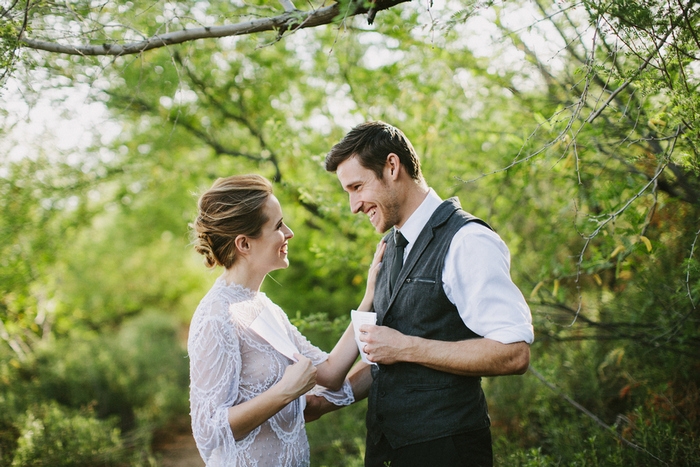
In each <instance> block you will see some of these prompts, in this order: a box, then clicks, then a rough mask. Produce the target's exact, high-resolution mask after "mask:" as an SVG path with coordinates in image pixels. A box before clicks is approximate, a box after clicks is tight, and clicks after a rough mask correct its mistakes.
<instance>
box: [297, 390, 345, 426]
mask: <svg viewBox="0 0 700 467" xmlns="http://www.w3.org/2000/svg"><path fill="white" fill-rule="evenodd" d="M340 408H341V407H340V406H337V405H335V404H332V403H330V402H328V400H327V399H326V398H325V397H323V396H313V395H311V394H307V395H306V408H305V409H304V421H305V422H306V423H311V422H313V421H316V420H318V419H319V418H321V417H322V416H323V415H325V414H327V413H328V412H333V411H334V410H338V409H340Z"/></svg>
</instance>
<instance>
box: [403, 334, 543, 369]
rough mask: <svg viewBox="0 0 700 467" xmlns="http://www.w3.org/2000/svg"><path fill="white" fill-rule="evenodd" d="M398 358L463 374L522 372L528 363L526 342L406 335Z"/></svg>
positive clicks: (528, 352) (528, 355)
mask: <svg viewBox="0 0 700 467" xmlns="http://www.w3.org/2000/svg"><path fill="white" fill-rule="evenodd" d="M406 338H407V340H406V342H407V344H408V345H407V347H406V349H405V352H401V355H402V356H403V358H402V360H403V361H407V362H411V363H417V364H419V365H423V366H426V367H428V368H432V369H434V370H439V371H444V372H446V373H454V374H458V375H465V376H503V375H517V374H523V373H525V372H526V371H527V369H528V367H529V365H530V346H529V345H528V344H527V343H525V342H514V343H512V344H502V343H500V342H498V341H495V340H492V339H486V338H477V339H468V340H464V341H458V342H445V341H438V340H431V339H423V338H420V337H414V336H406Z"/></svg>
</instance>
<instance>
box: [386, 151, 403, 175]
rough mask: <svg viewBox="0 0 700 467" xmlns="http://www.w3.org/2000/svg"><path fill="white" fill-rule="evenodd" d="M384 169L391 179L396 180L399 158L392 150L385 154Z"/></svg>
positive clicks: (399, 169)
mask: <svg viewBox="0 0 700 467" xmlns="http://www.w3.org/2000/svg"><path fill="white" fill-rule="evenodd" d="M386 171H387V174H388V176H389V178H390V179H391V180H398V178H399V172H400V171H401V160H400V159H399V156H398V155H396V154H394V153H393V152H390V153H389V155H388V156H386Z"/></svg>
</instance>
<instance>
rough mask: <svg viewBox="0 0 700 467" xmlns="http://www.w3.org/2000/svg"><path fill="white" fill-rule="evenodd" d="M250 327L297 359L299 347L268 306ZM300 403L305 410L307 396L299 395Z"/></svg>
mask: <svg viewBox="0 0 700 467" xmlns="http://www.w3.org/2000/svg"><path fill="white" fill-rule="evenodd" d="M250 329H252V330H253V331H255V332H256V333H257V334H258V335H259V336H260V337H262V338H263V339H265V340H266V341H267V343H268V344H270V345H271V346H272V347H274V348H275V350H277V351H278V352H279V353H281V354H282V355H284V356H285V357H287V358H289V359H290V360H292V361H293V362H296V361H297V359H296V358H295V357H294V354H295V353H299V349H297V347H296V345H294V343H293V342H292V340H291V339H290V338H289V336H288V335H287V333H286V332H284V326H283V325H282V323H281V322H280V319H279V318H278V317H276V316H275V315H273V314H272V312H271V311H270V310H269V309H268V308H264V309H263V310H262V311H261V312H260V314H259V315H258V317H257V318H255V319H254V320H253V322H252V323H251V325H250ZM299 404H300V405H301V411H302V412H303V411H304V409H305V408H306V396H300V397H299Z"/></svg>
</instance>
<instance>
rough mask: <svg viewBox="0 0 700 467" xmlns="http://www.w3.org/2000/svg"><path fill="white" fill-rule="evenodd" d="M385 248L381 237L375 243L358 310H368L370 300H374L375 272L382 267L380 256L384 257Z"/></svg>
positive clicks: (370, 304)
mask: <svg viewBox="0 0 700 467" xmlns="http://www.w3.org/2000/svg"><path fill="white" fill-rule="evenodd" d="M385 250H386V242H385V241H384V239H382V240H381V241H380V242H379V244H377V249H376V250H375V252H374V258H373V259H372V264H371V265H370V266H369V273H368V274H367V287H366V288H365V296H364V298H363V299H362V303H360V306H359V307H357V309H358V311H370V310H371V309H372V301H373V300H374V286H375V284H376V282H377V274H378V273H379V270H380V269H381V267H382V258H384V251H385Z"/></svg>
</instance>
